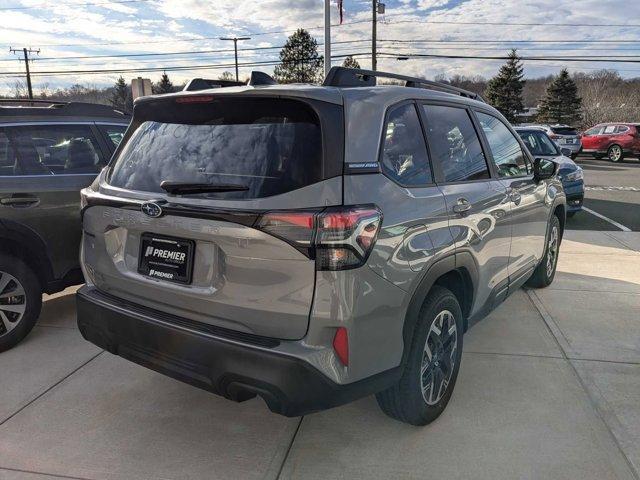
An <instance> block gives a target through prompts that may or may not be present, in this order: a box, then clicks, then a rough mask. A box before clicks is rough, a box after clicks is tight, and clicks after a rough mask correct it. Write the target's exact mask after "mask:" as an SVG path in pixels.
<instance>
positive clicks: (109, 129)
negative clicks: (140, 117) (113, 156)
mask: <svg viewBox="0 0 640 480" xmlns="http://www.w3.org/2000/svg"><path fill="white" fill-rule="evenodd" d="M98 128H99V129H100V131H101V132H102V133H103V134H104V136H105V137H107V138H108V139H109V142H111V144H112V145H113V148H116V147H117V146H118V145H120V142H121V141H122V137H124V132H126V131H127V127H126V126H125V125H98Z"/></svg>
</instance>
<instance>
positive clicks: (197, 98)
mask: <svg viewBox="0 0 640 480" xmlns="http://www.w3.org/2000/svg"><path fill="white" fill-rule="evenodd" d="M209 102H213V97H212V96H211V95H190V96H186V97H177V98H176V103H209Z"/></svg>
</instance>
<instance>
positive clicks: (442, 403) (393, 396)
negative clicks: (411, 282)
mask: <svg viewBox="0 0 640 480" xmlns="http://www.w3.org/2000/svg"><path fill="white" fill-rule="evenodd" d="M462 334H463V322H462V310H461V309H460V304H459V303H458V300H457V299H456V297H455V295H454V294H453V293H451V291H449V290H447V289H446V288H443V287H440V286H438V285H436V286H434V287H433V288H432V289H431V292H430V293H429V295H428V296H427V299H426V300H425V302H424V304H423V305H422V308H421V309H420V313H419V318H418V321H417V324H416V326H415V331H414V336H413V340H412V342H411V348H410V350H409V354H408V357H407V364H406V366H405V368H404V372H403V374H402V377H401V378H400V380H399V381H398V383H397V384H395V385H393V386H392V387H390V388H388V389H387V390H384V391H382V392H380V393H378V394H376V399H377V400H378V405H380V408H381V409H382V411H383V412H384V413H386V414H387V415H388V416H390V417H391V418H394V419H396V420H400V421H401V422H405V423H409V424H411V425H416V426H422V425H427V424H429V423H431V422H433V421H434V420H435V419H436V418H438V416H440V414H441V413H442V412H443V411H444V409H445V407H446V406H447V403H449V399H450V398H451V394H452V393H453V388H454V386H455V383H456V378H457V377H458V371H459V369H460V360H461V359H462Z"/></svg>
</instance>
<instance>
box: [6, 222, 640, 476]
mask: <svg viewBox="0 0 640 480" xmlns="http://www.w3.org/2000/svg"><path fill="white" fill-rule="evenodd" d="M639 310H640V233H634V232H614V231H611V232H593V231H570V232H568V233H567V236H566V238H565V241H564V242H563V245H562V251H561V256H560V263H559V266H558V274H557V276H556V280H555V282H554V283H553V285H552V286H551V287H549V288H547V289H545V290H537V291H525V290H521V291H518V292H516V293H515V294H514V295H513V296H511V297H510V298H509V299H508V301H507V302H506V303H505V304H503V305H501V306H500V307H499V308H498V309H497V310H496V311H495V312H493V313H492V314H491V315H490V316H489V317H488V318H486V319H484V320H483V321H481V322H480V323H478V324H476V325H475V326H473V327H472V329H471V330H470V331H469V332H468V333H467V335H466V336H465V347H464V348H465V354H464V357H463V362H462V366H461V371H460V377H459V380H458V384H457V386H456V390H455V392H454V395H453V397H452V401H451V403H450V404H449V407H448V408H447V410H446V411H445V413H444V414H443V415H442V416H441V417H440V418H439V419H438V420H437V421H436V422H434V423H433V424H431V425H430V426H428V427H425V428H416V427H411V426H407V425H404V424H401V423H398V422H396V421H393V420H391V419H389V418H387V417H386V416H384V415H383V414H382V413H381V412H380V411H379V410H378V408H377V405H376V403H375V400H374V399H373V398H365V399H363V400H360V401H358V402H355V403H353V404H350V405H346V406H343V407H340V408H336V409H333V410H329V411H326V412H322V413H317V414H313V415H309V416H306V417H304V418H284V417H280V416H277V415H274V414H272V413H270V412H269V411H268V410H267V408H266V407H265V406H264V405H263V403H262V401H261V400H259V399H254V400H250V401H248V402H245V403H241V404H235V403H231V402H229V401H226V400H223V399H221V398H218V397H216V396H214V395H211V394H208V393H206V392H203V391H200V390H197V389H195V388H192V387H190V386H187V385H183V384H181V383H179V382H177V381H174V380H172V379H169V378H167V377H164V376H162V375H160V374H157V373H155V372H152V371H149V370H147V369H145V368H143V367H140V366H137V365H134V364H132V363H129V362H127V361H125V360H122V359H120V358H118V357H115V356H112V355H111V354H109V353H106V352H102V351H100V350H99V349H97V348H96V347H94V346H93V345H92V344H89V343H88V342H86V341H84V340H83V339H82V338H81V336H80V334H79V333H78V331H77V329H76V326H75V309H74V298H73V291H72V290H67V291H65V292H63V293H62V294H58V295H55V296H51V297H47V298H46V301H45V304H44V310H43V315H42V319H41V321H40V323H39V325H38V326H37V327H36V328H35V329H34V331H33V332H32V334H31V335H30V336H29V337H28V338H27V339H26V341H24V342H23V343H22V344H20V345H19V346H18V347H16V348H14V349H13V350H10V351H8V352H5V353H3V354H2V355H0V479H3V480H5V479H6V480H15V479H20V480H49V479H55V478H79V479H92V480H93V479H96V480H97V479H157V478H163V479H205V478H207V479H211V478H213V479H227V478H236V479H278V478H279V479H302V478H304V479H316V478H317V479H339V478H340V479H342V478H349V479H352V478H353V479H360V478H361V479H389V478H409V479H418V478H420V479H423V478H448V479H451V478H492V479H513V478H523V479H528V478H531V479H533V478H536V479H538V478H548V479H554V480H555V479H572V480H573V479H576V478H580V479H599V480H601V479H634V478H635V479H638V478H639V476H638V472H640V322H639V321H638V311H639Z"/></svg>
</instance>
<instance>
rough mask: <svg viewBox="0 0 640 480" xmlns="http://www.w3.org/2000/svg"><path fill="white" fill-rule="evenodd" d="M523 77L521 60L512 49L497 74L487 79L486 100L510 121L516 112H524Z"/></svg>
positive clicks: (513, 119) (512, 120)
mask: <svg viewBox="0 0 640 480" xmlns="http://www.w3.org/2000/svg"><path fill="white" fill-rule="evenodd" d="M523 77H524V71H523V67H522V61H521V60H520V57H518V54H517V53H516V50H515V49H514V50H511V52H509V59H508V60H507V63H505V64H504V65H503V66H502V67H500V70H499V72H498V75H496V76H495V77H493V78H492V79H491V80H489V84H488V85H487V92H486V97H487V100H488V101H489V103H490V104H491V105H493V106H494V107H495V108H496V109H498V111H500V113H502V114H503V115H504V116H505V117H506V119H507V120H509V121H510V122H514V121H515V120H516V115H517V114H518V113H522V112H524V102H523V101H522V89H523V87H524V84H525V80H523Z"/></svg>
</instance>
